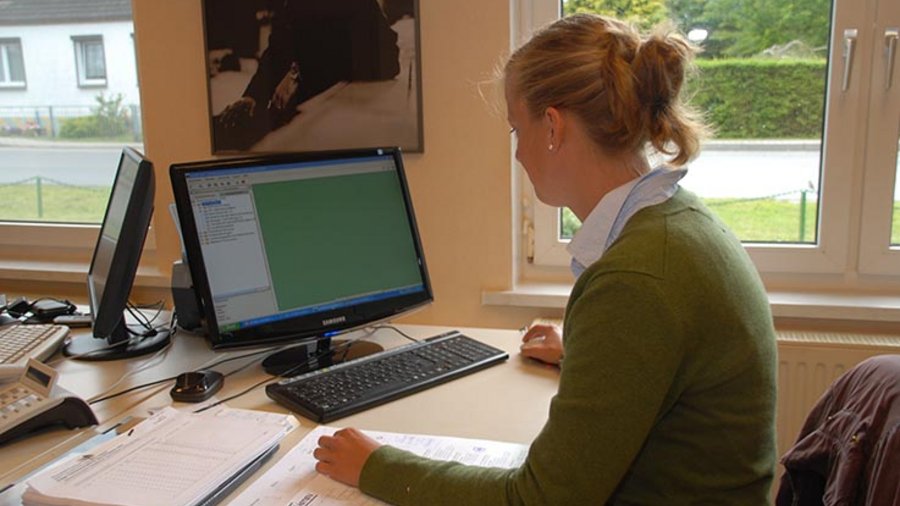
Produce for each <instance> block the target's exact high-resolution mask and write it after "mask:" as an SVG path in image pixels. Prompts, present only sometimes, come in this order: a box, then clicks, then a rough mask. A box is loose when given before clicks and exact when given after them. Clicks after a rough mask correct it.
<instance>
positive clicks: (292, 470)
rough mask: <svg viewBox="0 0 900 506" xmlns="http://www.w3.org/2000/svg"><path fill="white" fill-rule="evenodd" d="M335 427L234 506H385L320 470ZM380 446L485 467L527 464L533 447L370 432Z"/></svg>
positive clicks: (307, 441) (311, 437)
mask: <svg viewBox="0 0 900 506" xmlns="http://www.w3.org/2000/svg"><path fill="white" fill-rule="evenodd" d="M335 430H337V429H335V428H334V427H326V426H319V427H316V428H315V429H314V430H312V431H311V432H310V433H309V434H307V435H306V437H304V438H303V440H302V441H300V443H298V444H297V446H295V447H294V448H293V449H292V450H291V451H290V452H289V453H288V454H287V455H285V456H284V457H283V458H282V459H281V460H279V461H278V463H276V464H275V465H274V466H272V468H271V469H269V470H268V471H267V472H266V474H264V475H263V476H261V477H259V478H257V479H256V481H254V482H253V483H252V484H251V485H250V486H249V487H247V489H246V490H244V492H243V493H242V494H241V495H240V496H238V497H237V498H235V499H234V500H233V501H232V502H231V503H229V506H284V505H290V506H297V505H302V506H338V505H341V506H349V505H354V506H369V505H377V504H384V503H382V502H381V501H379V500H377V499H375V498H372V497H369V496H367V495H365V494H363V493H362V492H360V491H359V489H356V488H353V487H348V486H347V485H344V484H342V483H338V482H337V481H334V480H332V479H331V478H328V477H326V476H325V475H321V474H319V473H317V472H316V459H315V457H313V455H312V453H313V450H315V449H316V446H317V441H318V440H319V437H320V436H322V435H323V434H329V435H330V434H333V433H334V431H335ZM365 433H366V434H367V435H368V436H370V437H372V438H375V439H376V440H378V442H380V443H384V444H389V445H391V446H395V447H397V448H402V449H404V450H407V451H410V452H413V453H415V454H417V455H421V456H423V457H429V458H432V459H437V460H445V461H451V460H452V461H455V462H461V463H463V464H469V465H474V466H484V467H517V466H520V465H522V463H523V462H525V457H526V456H527V455H528V446H527V445H522V444H516V443H503V442H499V441H486V440H482V439H465V438H455V437H445V436H421V435H412V434H397V433H392V432H374V431H365Z"/></svg>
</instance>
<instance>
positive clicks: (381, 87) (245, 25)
mask: <svg viewBox="0 0 900 506" xmlns="http://www.w3.org/2000/svg"><path fill="white" fill-rule="evenodd" d="M203 24H204V26H203V29H204V51H205V55H206V69H207V88H208V97H209V116H210V136H211V141H212V143H211V144H212V153H213V154H237V153H247V152H296V151H322V150H334V149H350V148H363V147H377V146H397V147H399V148H400V149H401V150H403V151H405V152H412V153H421V152H424V133H423V128H422V92H421V90H422V76H421V63H420V62H421V51H420V47H421V45H420V33H419V2H418V0H366V1H358V0H357V1H350V0H278V1H274V0H203Z"/></svg>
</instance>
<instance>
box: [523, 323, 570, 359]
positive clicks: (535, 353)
mask: <svg viewBox="0 0 900 506" xmlns="http://www.w3.org/2000/svg"><path fill="white" fill-rule="evenodd" d="M519 351H520V352H521V353H522V355H524V356H526V357H528V358H533V359H535V360H540V361H541V362H545V363H547V364H553V365H559V361H560V360H562V354H563V348H562V337H561V336H560V331H559V328H558V327H557V326H555V325H534V326H532V327H531V328H530V329H528V332H526V333H525V335H524V336H522V346H520V347H519Z"/></svg>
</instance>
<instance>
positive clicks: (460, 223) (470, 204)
mask: <svg viewBox="0 0 900 506" xmlns="http://www.w3.org/2000/svg"><path fill="white" fill-rule="evenodd" d="M420 10H421V15H420V23H421V25H420V26H421V36H422V38H421V50H422V71H423V78H422V80H423V92H424V106H423V111H424V128H425V152H424V153H422V154H408V155H405V162H406V168H407V172H408V178H409V184H410V188H411V192H412V195H413V201H414V204H415V207H416V211H417V217H418V223H419V229H420V232H421V235H422V241H423V244H424V248H425V255H426V259H427V262H428V267H429V270H430V273H431V280H432V284H433V286H434V291H435V299H436V301H435V303H434V304H433V305H432V306H430V307H429V308H427V309H425V310H422V311H420V312H418V313H416V314H414V315H412V316H410V317H407V318H406V320H405V321H407V322H415V323H434V324H445V325H454V326H487V327H516V328H517V327H519V326H521V325H522V324H524V323H526V322H528V321H530V320H531V319H532V318H533V317H535V316H537V315H538V313H537V312H536V311H535V310H526V309H513V308H502V307H489V306H482V304H481V292H482V290H484V289H503V288H509V287H510V286H511V282H512V281H511V280H512V270H513V266H512V262H513V258H512V257H513V255H512V226H511V213H512V204H511V200H510V199H511V188H512V183H511V170H510V140H509V135H508V130H509V127H508V126H507V124H506V121H505V109H503V107H502V106H500V107H499V110H500V111H501V112H499V113H498V112H497V111H496V110H494V109H497V106H496V104H495V105H494V106H493V107H492V106H491V105H490V104H488V103H486V102H485V101H484V99H483V98H482V97H481V95H480V94H479V83H483V82H484V81H486V80H488V79H490V78H491V76H492V75H493V70H494V67H495V65H496V64H497V63H498V62H500V61H501V58H502V57H503V56H504V55H505V54H507V53H508V51H509V49H508V48H509V5H508V3H507V2H476V1H474V0H462V1H460V0H422V1H421V2H420ZM134 22H135V37H136V43H137V50H138V65H139V68H140V74H141V100H142V104H143V115H144V132H145V147H146V151H147V154H148V156H149V157H150V158H151V159H152V160H153V161H154V164H155V165H156V166H157V168H158V170H162V171H165V169H166V168H167V167H168V166H169V165H170V164H171V163H174V162H176V161H189V160H200V159H206V158H209V157H210V140H209V117H208V115H209V113H208V107H207V93H206V77H205V67H204V54H203V40H202V37H203V35H202V14H201V2H199V1H190V2H188V1H184V0H134ZM167 181H168V180H167V179H161V180H160V184H159V185H158V188H159V190H158V193H157V202H156V209H166V206H168V204H169V203H170V202H171V201H172V194H171V189H170V187H169V185H168V182H167ZM156 227H157V230H158V234H159V235H158V236H157V241H158V244H159V247H160V250H161V253H162V254H161V257H162V258H163V259H164V260H163V262H164V263H167V262H169V261H170V260H174V259H175V258H176V256H177V251H178V244H177V242H176V236H175V231H174V227H173V225H172V223H171V220H169V219H168V217H167V216H166V215H165V213H159V212H158V213H157V217H156ZM162 267H165V265H164V266H162Z"/></svg>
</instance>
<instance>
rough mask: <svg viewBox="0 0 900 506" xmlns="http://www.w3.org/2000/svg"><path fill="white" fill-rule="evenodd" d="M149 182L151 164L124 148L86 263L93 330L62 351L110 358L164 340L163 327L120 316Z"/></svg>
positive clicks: (146, 214)
mask: <svg viewBox="0 0 900 506" xmlns="http://www.w3.org/2000/svg"><path fill="white" fill-rule="evenodd" d="M154 185H155V182H154V177H153V164H152V163H150V161H149V160H147V159H145V158H144V157H143V155H141V154H140V153H139V152H137V151H136V150H134V149H132V148H129V147H126V148H124V149H123V150H122V155H121V157H120V158H119V165H118V168H117V170H116V177H115V180H114V181H113V186H112V191H111V192H110V195H109V201H108V203H107V206H106V214H105V215H104V216H103V223H102V224H101V225H100V233H99V236H98V238H97V244H96V246H95V247H94V255H93V258H92V259H91V266H90V268H89V269H88V276H87V287H88V297H89V301H90V307H91V317H92V320H93V336H77V337H75V338H73V339H72V340H71V341H70V342H69V343H68V344H67V345H66V347H65V348H64V352H65V353H66V354H67V355H69V356H73V357H76V358H82V359H88V360H111V359H118V358H125V357H132V356H137V355H142V354H145V353H149V352H152V351H155V350H158V349H160V348H162V347H163V346H165V345H166V344H167V343H168V333H167V332H165V331H163V330H158V329H157V330H154V329H147V328H143V327H142V326H140V325H137V324H135V328H129V326H128V324H127V323H126V319H125V310H126V306H127V304H128V297H129V295H130V293H131V286H132V284H133V283H134V278H135V275H136V273H137V268H138V263H139V262H140V259H141V252H142V250H143V248H144V239H145V238H146V236H147V229H148V228H149V227H150V217H151V216H152V214H153V197H154V189H155V186H154ZM92 337H93V338H92Z"/></svg>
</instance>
